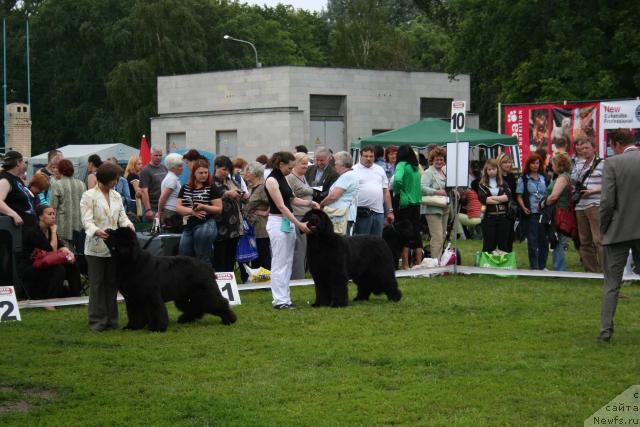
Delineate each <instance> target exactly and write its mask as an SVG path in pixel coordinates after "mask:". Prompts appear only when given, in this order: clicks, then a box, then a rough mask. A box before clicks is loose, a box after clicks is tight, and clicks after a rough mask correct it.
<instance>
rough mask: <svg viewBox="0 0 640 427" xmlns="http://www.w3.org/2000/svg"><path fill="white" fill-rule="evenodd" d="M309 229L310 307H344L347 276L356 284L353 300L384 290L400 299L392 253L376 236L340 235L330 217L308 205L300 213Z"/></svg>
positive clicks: (383, 292)
mask: <svg viewBox="0 0 640 427" xmlns="http://www.w3.org/2000/svg"><path fill="white" fill-rule="evenodd" d="M302 221H303V222H306V223H307V226H308V227H309V229H310V230H311V233H310V234H308V235H307V262H308V264H309V271H310V272H311V275H312V276H313V281H314V282H315V288H316V302H315V304H313V306H314V307H321V306H331V307H344V306H346V305H347V304H348V299H349V295H348V290H347V283H348V282H349V279H351V280H353V282H354V283H355V284H356V286H357V287H358V295H357V296H356V297H355V299H354V301H362V300H368V299H369V296H371V294H372V293H373V294H375V295H379V294H386V295H387V298H389V299H390V300H391V301H400V298H401V297H402V293H401V292H400V289H398V282H397V281H396V276H395V268H394V264H393V255H392V254H391V250H390V249H389V247H388V246H387V244H386V243H385V241H384V240H382V239H381V238H380V237H377V236H353V237H349V238H347V237H344V236H340V235H338V234H336V233H334V231H333V224H332V223H331V219H330V218H329V217H328V216H327V214H326V213H324V212H323V211H321V210H317V209H312V210H310V211H309V212H307V214H306V215H305V216H304V217H303V219H302Z"/></svg>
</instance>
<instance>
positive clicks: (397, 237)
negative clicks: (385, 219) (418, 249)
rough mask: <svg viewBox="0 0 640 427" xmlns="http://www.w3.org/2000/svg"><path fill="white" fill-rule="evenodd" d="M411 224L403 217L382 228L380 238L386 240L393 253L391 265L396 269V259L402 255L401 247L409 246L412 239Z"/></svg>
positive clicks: (413, 234)
mask: <svg viewBox="0 0 640 427" xmlns="http://www.w3.org/2000/svg"><path fill="white" fill-rule="evenodd" d="M414 236H415V233H414V231H413V224H411V221H409V220H406V219H403V220H401V221H398V222H396V223H394V224H391V225H386V226H385V227H384V229H383V230H382V239H384V241H385V242H387V245H389V249H391V253H392V254H393V260H394V263H393V267H394V268H395V269H396V270H397V269H398V259H399V258H400V256H401V255H402V248H405V247H409V244H410V243H411V242H412V240H413V239H414Z"/></svg>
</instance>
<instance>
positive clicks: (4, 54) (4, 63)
mask: <svg viewBox="0 0 640 427" xmlns="http://www.w3.org/2000/svg"><path fill="white" fill-rule="evenodd" d="M2 58H3V60H2V92H3V95H4V109H3V114H4V115H3V120H4V121H3V123H4V151H5V152H7V151H8V150H9V140H8V135H9V131H8V129H7V18H2Z"/></svg>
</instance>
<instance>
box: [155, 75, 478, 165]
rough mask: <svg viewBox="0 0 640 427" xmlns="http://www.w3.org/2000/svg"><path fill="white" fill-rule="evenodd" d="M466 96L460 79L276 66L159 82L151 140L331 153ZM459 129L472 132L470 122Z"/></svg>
mask: <svg viewBox="0 0 640 427" xmlns="http://www.w3.org/2000/svg"><path fill="white" fill-rule="evenodd" d="M470 97H471V89H470V77H469V75H466V74H463V75H458V76H456V78H455V79H453V80H450V79H449V76H448V74H445V73H429V72H404V71H378V70H360V69H343V68H319V67H298V66H283V67H269V68H255V69H246V70H233V71H219V72H211V73H202V74H189V75H178V76H163V77H158V116H157V117H153V118H152V119H151V142H152V144H154V145H159V146H162V147H164V148H165V149H166V150H167V151H174V150H177V149H183V148H196V149H201V150H207V151H213V152H215V153H216V154H224V155H228V156H230V157H235V156H241V157H245V158H247V159H253V158H255V157H256V156H258V155H259V154H271V153H273V152H275V151H280V150H292V149H293V147H295V146H296V145H301V144H302V145H306V146H307V147H308V148H309V150H310V151H313V150H314V147H316V146H318V145H325V146H327V147H329V148H331V149H332V150H333V151H334V152H336V151H340V150H346V149H348V148H349V142H350V141H352V140H354V139H356V138H362V137H367V136H370V135H373V134H376V133H380V132H384V131H387V130H391V129H395V128H398V127H401V126H406V125H408V124H411V123H414V122H416V121H418V120H420V119H421V118H424V117H438V118H448V117H449V115H450V112H451V101H452V100H454V99H455V100H464V101H466V102H467V108H469V106H470V105H471V99H470ZM467 125H468V126H471V127H477V126H478V118H477V116H475V117H473V116H471V117H469V116H468V117H467Z"/></svg>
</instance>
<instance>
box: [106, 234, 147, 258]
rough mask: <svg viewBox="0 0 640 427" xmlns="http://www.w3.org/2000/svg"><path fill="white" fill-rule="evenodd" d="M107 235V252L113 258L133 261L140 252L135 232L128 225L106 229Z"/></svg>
mask: <svg viewBox="0 0 640 427" xmlns="http://www.w3.org/2000/svg"><path fill="white" fill-rule="evenodd" d="M107 234H108V235H109V237H108V238H107V240H105V243H106V244H107V247H108V248H109V252H111V255H112V256H113V257H115V258H119V259H128V260H131V261H135V260H136V259H138V255H139V254H140V244H139V243H138V237H137V236H136V232H135V231H133V230H132V229H130V228H129V227H120V228H118V229H116V230H107Z"/></svg>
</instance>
